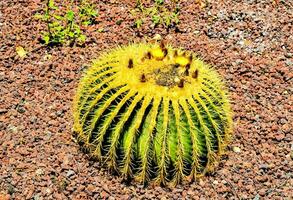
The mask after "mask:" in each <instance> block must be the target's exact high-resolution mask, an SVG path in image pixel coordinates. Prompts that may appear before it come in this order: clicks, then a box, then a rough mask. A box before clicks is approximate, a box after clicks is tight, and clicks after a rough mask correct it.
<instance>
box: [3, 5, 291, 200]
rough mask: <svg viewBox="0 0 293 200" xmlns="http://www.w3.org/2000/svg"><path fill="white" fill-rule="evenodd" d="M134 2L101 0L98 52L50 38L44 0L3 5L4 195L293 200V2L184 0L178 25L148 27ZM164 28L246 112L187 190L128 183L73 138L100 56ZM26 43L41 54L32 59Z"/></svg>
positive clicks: (91, 45)
mask: <svg viewBox="0 0 293 200" xmlns="http://www.w3.org/2000/svg"><path fill="white" fill-rule="evenodd" d="M134 2H135V1H132V2H131V1H125V2H124V3H121V2H120V1H113V0H111V1H106V0H104V1H97V3H96V4H97V6H98V8H99V10H100V15H99V17H98V21H99V23H98V24H96V25H94V26H92V27H91V28H90V29H88V30H87V32H86V34H87V36H88V42H87V44H86V46H85V47H72V48H70V47H55V48H51V49H50V48H46V47H41V46H40V44H39V42H38V37H39V33H40V31H42V30H44V24H41V23H40V22H38V21H36V20H34V19H33V15H34V14H35V13H36V12H37V11H38V10H40V7H41V2H40V0H26V1H23V0H2V1H1V2H0V11H1V12H0V145H1V146H0V199H1V200H2V199H5V200H6V199H35V200H37V199H255V200H257V199H292V198H293V194H292V191H293V142H292V141H293V134H292V132H293V131H292V124H293V120H292V118H293V115H292V112H293V95H292V92H293V84H292V83H293V81H292V77H293V73H292V71H293V2H292V0H287V1H282V0H280V1H277V0H276V1H274V2H275V3H272V1H271V0H259V1H256V0H243V1H233V0H225V1H220V0H215V1H210V4H209V5H208V7H206V8H204V9H199V8H198V6H197V5H196V4H195V3H194V1H193V0H183V1H182V3H181V7H182V10H181V16H180V21H181V24H180V25H179V26H178V30H174V29H170V30H167V29H164V28H162V27H160V26H159V27H157V28H151V26H150V22H146V23H145V24H143V26H142V27H141V30H139V31H138V30H137V29H133V28H131V26H132V24H133V23H134V21H135V19H134V17H132V16H131V15H130V14H129V13H128V11H129V10H131V9H132V7H133V5H134ZM118 20H123V21H122V23H121V24H120V25H118V24H119V23H118V24H116V21H118ZM101 28H103V29H104V31H103V32H101V33H100V32H98V31H96V30H98V29H101ZM156 33H159V34H161V35H162V36H163V37H164V38H166V39H167V40H168V41H169V43H171V44H173V45H174V46H182V47H185V48H186V49H188V50H193V51H195V52H197V53H198V55H199V56H200V57H202V58H203V60H205V61H206V62H207V63H210V64H212V65H213V66H214V67H215V68H216V69H217V70H218V71H219V72H220V73H221V74H222V76H223V77H224V79H225V80H226V82H227V85H228V88H229V90H230V93H231V99H232V104H233V110H234V121H235V131H234V133H235V137H234V139H233V141H232V143H231V144H230V146H229V148H228V152H227V155H226V156H224V158H223V159H222V162H221V163H220V165H219V167H218V168H217V170H216V172H214V173H212V174H210V175H208V176H206V177H204V178H203V179H201V180H197V181H196V182H194V183H192V184H186V183H183V184H181V185H178V186H177V187H176V188H164V187H159V186H155V185H150V186H148V187H146V188H144V187H143V186H142V185H138V184H136V183H130V184H126V183H124V182H122V181H121V179H120V178H119V177H117V176H115V175H111V174H109V173H108V172H107V171H106V170H105V169H101V168H100V167H99V166H98V164H97V163H95V162H94V161H91V160H90V159H89V158H88V157H87V155H86V154H84V153H82V152H81V151H80V150H79V147H78V145H77V144H76V143H75V142H74V141H73V140H72V138H71V133H72V131H71V128H72V116H71V112H70V111H71V103H72V98H73V95H74V91H75V88H76V86H77V84H78V80H79V78H80V76H81V74H82V70H83V69H84V68H86V67H87V66H88V64H89V63H90V60H91V59H93V58H95V57H97V56H98V55H99V54H100V53H101V52H103V50H105V49H108V48H112V47H115V46H117V45H119V44H127V43H129V42H133V41H141V40H142V39H147V38H152V37H153V36H154V35H155V34H156ZM16 46H23V47H24V48H25V49H26V50H27V51H31V52H30V53H29V54H28V55H27V56H26V57H25V58H20V57H18V56H17V55H16V52H15V47H16Z"/></svg>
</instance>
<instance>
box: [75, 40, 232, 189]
mask: <svg viewBox="0 0 293 200" xmlns="http://www.w3.org/2000/svg"><path fill="white" fill-rule="evenodd" d="M73 110H74V130H75V132H76V133H77V136H78V140H79V141H80V142H81V143H82V144H83V146H84V147H86V148H87V149H88V150H89V152H90V154H91V155H93V156H94V157H96V158H98V159H99V160H100V161H103V163H104V164H105V165H106V166H107V167H108V168H110V169H114V170H115V171H117V172H118V173H119V174H121V175H122V176H123V177H125V178H129V177H135V178H136V179H138V180H139V181H141V182H144V183H146V182H147V181H149V180H150V179H154V180H156V181H158V182H160V183H163V184H165V183H168V182H169V181H171V182H172V183H175V184H177V183H178V182H180V181H181V180H184V179H190V180H193V178H196V177H197V176H200V175H203V174H205V173H206V172H209V171H211V170H212V169H213V168H214V166H215V165H216V163H217V161H218V160H219V156H220V155H221V154H222V153H223V152H224V148H225V146H226V144H227V142H228V140H229V138H230V136H231V131H232V117H231V111H230V104H229V101H228V98H227V93H226V90H225V88H224V85H223V83H222V81H221V79H220V78H219V76H218V74H217V73H216V72H215V71H214V70H213V69H212V68H210V67H209V66H208V65H206V64H204V63H203V62H202V61H201V60H200V59H198V58H196V57H195V55H194V54H192V53H188V52H186V51H183V50H179V49H174V48H172V47H171V46H167V45H165V44H164V43H161V44H145V43H143V44H133V45H130V46H126V47H122V48H117V49H115V50H112V51H111V52H109V53H106V54H104V55H103V56H101V57H100V58H99V59H98V60H96V61H95V62H94V64H93V65H92V67H90V68H89V69H88V70H87V72H86V74H85V76H84V77H83V78H82V80H81V82H80V85H79V88H78V91H77V94H76V96H75V100H74V109H73Z"/></svg>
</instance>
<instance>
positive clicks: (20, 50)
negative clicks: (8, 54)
mask: <svg viewBox="0 0 293 200" xmlns="http://www.w3.org/2000/svg"><path fill="white" fill-rule="evenodd" d="M16 53H17V55H18V56H19V57H21V58H23V57H25V55H26V54H27V52H26V51H25V50H24V48H23V47H20V46H18V47H16Z"/></svg>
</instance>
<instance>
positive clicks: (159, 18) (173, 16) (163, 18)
mask: <svg viewBox="0 0 293 200" xmlns="http://www.w3.org/2000/svg"><path fill="white" fill-rule="evenodd" d="M170 4H171V5H167V4H166V3H165V2H164V0H155V2H154V5H153V6H151V7H149V8H146V7H144V5H143V4H142V2H141V1H140V0H138V1H137V6H136V7H137V9H136V10H133V11H132V14H133V15H134V16H136V15H138V13H141V14H142V17H141V18H140V19H138V20H139V21H141V22H142V23H143V21H145V19H146V18H150V19H151V21H152V23H153V25H154V26H157V25H159V24H162V25H163V26H165V27H167V28H170V27H172V26H176V25H177V24H179V18H178V16H179V11H180V9H179V7H178V5H177V2H176V1H171V3H170ZM167 6H170V7H171V9H170V8H168V7H167ZM138 20H136V22H137V21H138ZM142 23H140V25H141V24H142ZM135 24H136V27H137V28H139V27H140V26H137V23H135Z"/></svg>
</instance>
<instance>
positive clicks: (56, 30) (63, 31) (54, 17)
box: [35, 0, 97, 45]
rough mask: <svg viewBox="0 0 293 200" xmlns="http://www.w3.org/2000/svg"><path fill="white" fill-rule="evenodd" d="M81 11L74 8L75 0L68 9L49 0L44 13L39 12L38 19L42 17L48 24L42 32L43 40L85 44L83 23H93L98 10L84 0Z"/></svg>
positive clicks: (49, 42)
mask: <svg viewBox="0 0 293 200" xmlns="http://www.w3.org/2000/svg"><path fill="white" fill-rule="evenodd" d="M78 10H79V13H75V12H74V9H73V1H71V3H70V5H69V6H67V8H66V9H61V8H59V7H57V6H55V3H54V0H47V4H46V8H45V10H44V14H43V15H40V14H37V15H36V16H35V17H36V18H37V19H42V20H43V21H45V22H46V24H47V31H46V32H44V33H43V34H42V40H43V42H44V43H45V44H46V45H58V44H66V45H73V44H75V43H78V44H83V43H84V42H85V40H86V36H85V35H84V34H83V32H82V30H81V28H80V27H81V26H80V25H81V24H82V25H90V24H92V23H93V21H94V18H95V17H96V16H97V12H96V11H95V10H94V8H93V6H91V5H90V4H89V3H87V2H85V1H82V4H81V6H80V7H79V9H78Z"/></svg>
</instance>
